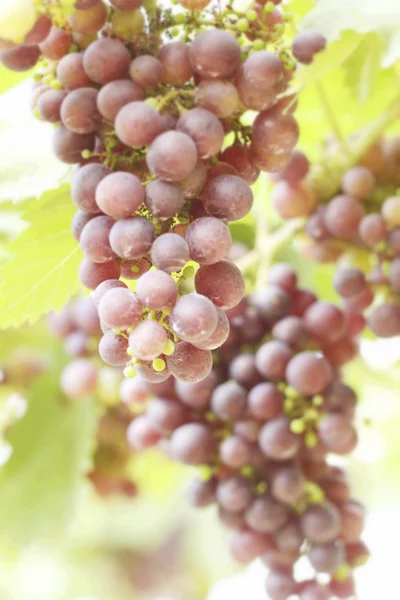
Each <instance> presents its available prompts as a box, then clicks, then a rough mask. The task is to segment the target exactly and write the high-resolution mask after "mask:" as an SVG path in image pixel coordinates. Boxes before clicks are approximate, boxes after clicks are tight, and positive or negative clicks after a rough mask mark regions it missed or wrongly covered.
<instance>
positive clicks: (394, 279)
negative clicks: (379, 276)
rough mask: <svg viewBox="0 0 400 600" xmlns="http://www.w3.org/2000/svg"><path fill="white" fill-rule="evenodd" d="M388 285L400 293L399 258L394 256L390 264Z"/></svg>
mask: <svg viewBox="0 0 400 600" xmlns="http://www.w3.org/2000/svg"><path fill="white" fill-rule="evenodd" d="M389 281H390V285H391V286H392V288H393V289H394V291H395V292H396V293H400V259H399V258H396V259H395V260H394V261H393V262H392V264H391V265H390V271H389Z"/></svg>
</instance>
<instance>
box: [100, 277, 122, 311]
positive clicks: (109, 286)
mask: <svg viewBox="0 0 400 600" xmlns="http://www.w3.org/2000/svg"><path fill="white" fill-rule="evenodd" d="M126 287H127V286H126V285H125V283H124V282H123V281H119V279H107V280H106V281H103V283H100V285H98V286H97V288H96V289H95V291H94V293H93V295H92V298H93V302H94V304H95V306H97V308H98V307H99V304H100V300H101V299H102V298H103V296H104V295H105V294H106V293H107V292H108V291H109V290H113V289H114V288H125V289H126Z"/></svg>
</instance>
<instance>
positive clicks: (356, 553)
mask: <svg viewBox="0 0 400 600" xmlns="http://www.w3.org/2000/svg"><path fill="white" fill-rule="evenodd" d="M345 550H346V562H347V563H348V564H349V565H350V566H351V567H359V566H361V565H363V564H365V563H366V562H367V560H368V558H369V556H370V552H369V550H368V548H367V546H366V545H365V544H364V542H362V541H361V540H359V541H357V542H352V543H349V544H346V548H345Z"/></svg>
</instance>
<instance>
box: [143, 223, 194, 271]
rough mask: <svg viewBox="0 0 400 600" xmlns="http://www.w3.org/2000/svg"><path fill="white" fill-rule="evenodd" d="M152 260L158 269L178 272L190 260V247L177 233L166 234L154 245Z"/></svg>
mask: <svg viewBox="0 0 400 600" xmlns="http://www.w3.org/2000/svg"><path fill="white" fill-rule="evenodd" d="M151 260H152V261H153V263H154V264H155V266H156V267H157V269H160V270H162V271H167V272H168V273H174V272H178V271H180V270H181V269H183V267H184V266H185V264H186V263H187V261H188V260H189V246H188V244H187V242H186V241H185V240H184V239H183V238H182V237H181V236H180V235H178V234H177V233H164V234H162V235H160V236H159V237H158V238H157V239H156V240H155V241H154V243H153V246H152V248H151Z"/></svg>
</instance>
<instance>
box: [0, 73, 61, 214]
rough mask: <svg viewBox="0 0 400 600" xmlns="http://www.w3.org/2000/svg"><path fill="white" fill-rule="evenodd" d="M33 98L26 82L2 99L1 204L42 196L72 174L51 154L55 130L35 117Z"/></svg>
mask: <svg viewBox="0 0 400 600" xmlns="http://www.w3.org/2000/svg"><path fill="white" fill-rule="evenodd" d="M0 80H1V74H0ZM30 95H31V86H30V83H29V82H25V83H23V84H22V85H20V86H18V87H16V88H14V89H13V90H11V91H9V92H8V93H6V94H3V95H2V96H0V156H1V162H0V203H1V202H7V201H9V200H12V201H13V202H15V203H18V202H22V201H24V200H26V199H27V198H32V197H37V196H40V194H42V193H43V192H44V191H46V190H48V189H51V188H56V187H58V186H59V185H60V182H61V180H62V179H63V177H65V176H66V175H67V173H68V172H69V167H68V166H67V165H65V164H63V163H62V162H60V161H59V160H57V158H56V156H55V155H54V152H53V150H52V137H53V126H52V125H50V124H48V123H43V122H41V121H38V120H37V119H35V118H34V117H33V115H32V110H31V107H30V104H29V98H30Z"/></svg>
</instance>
